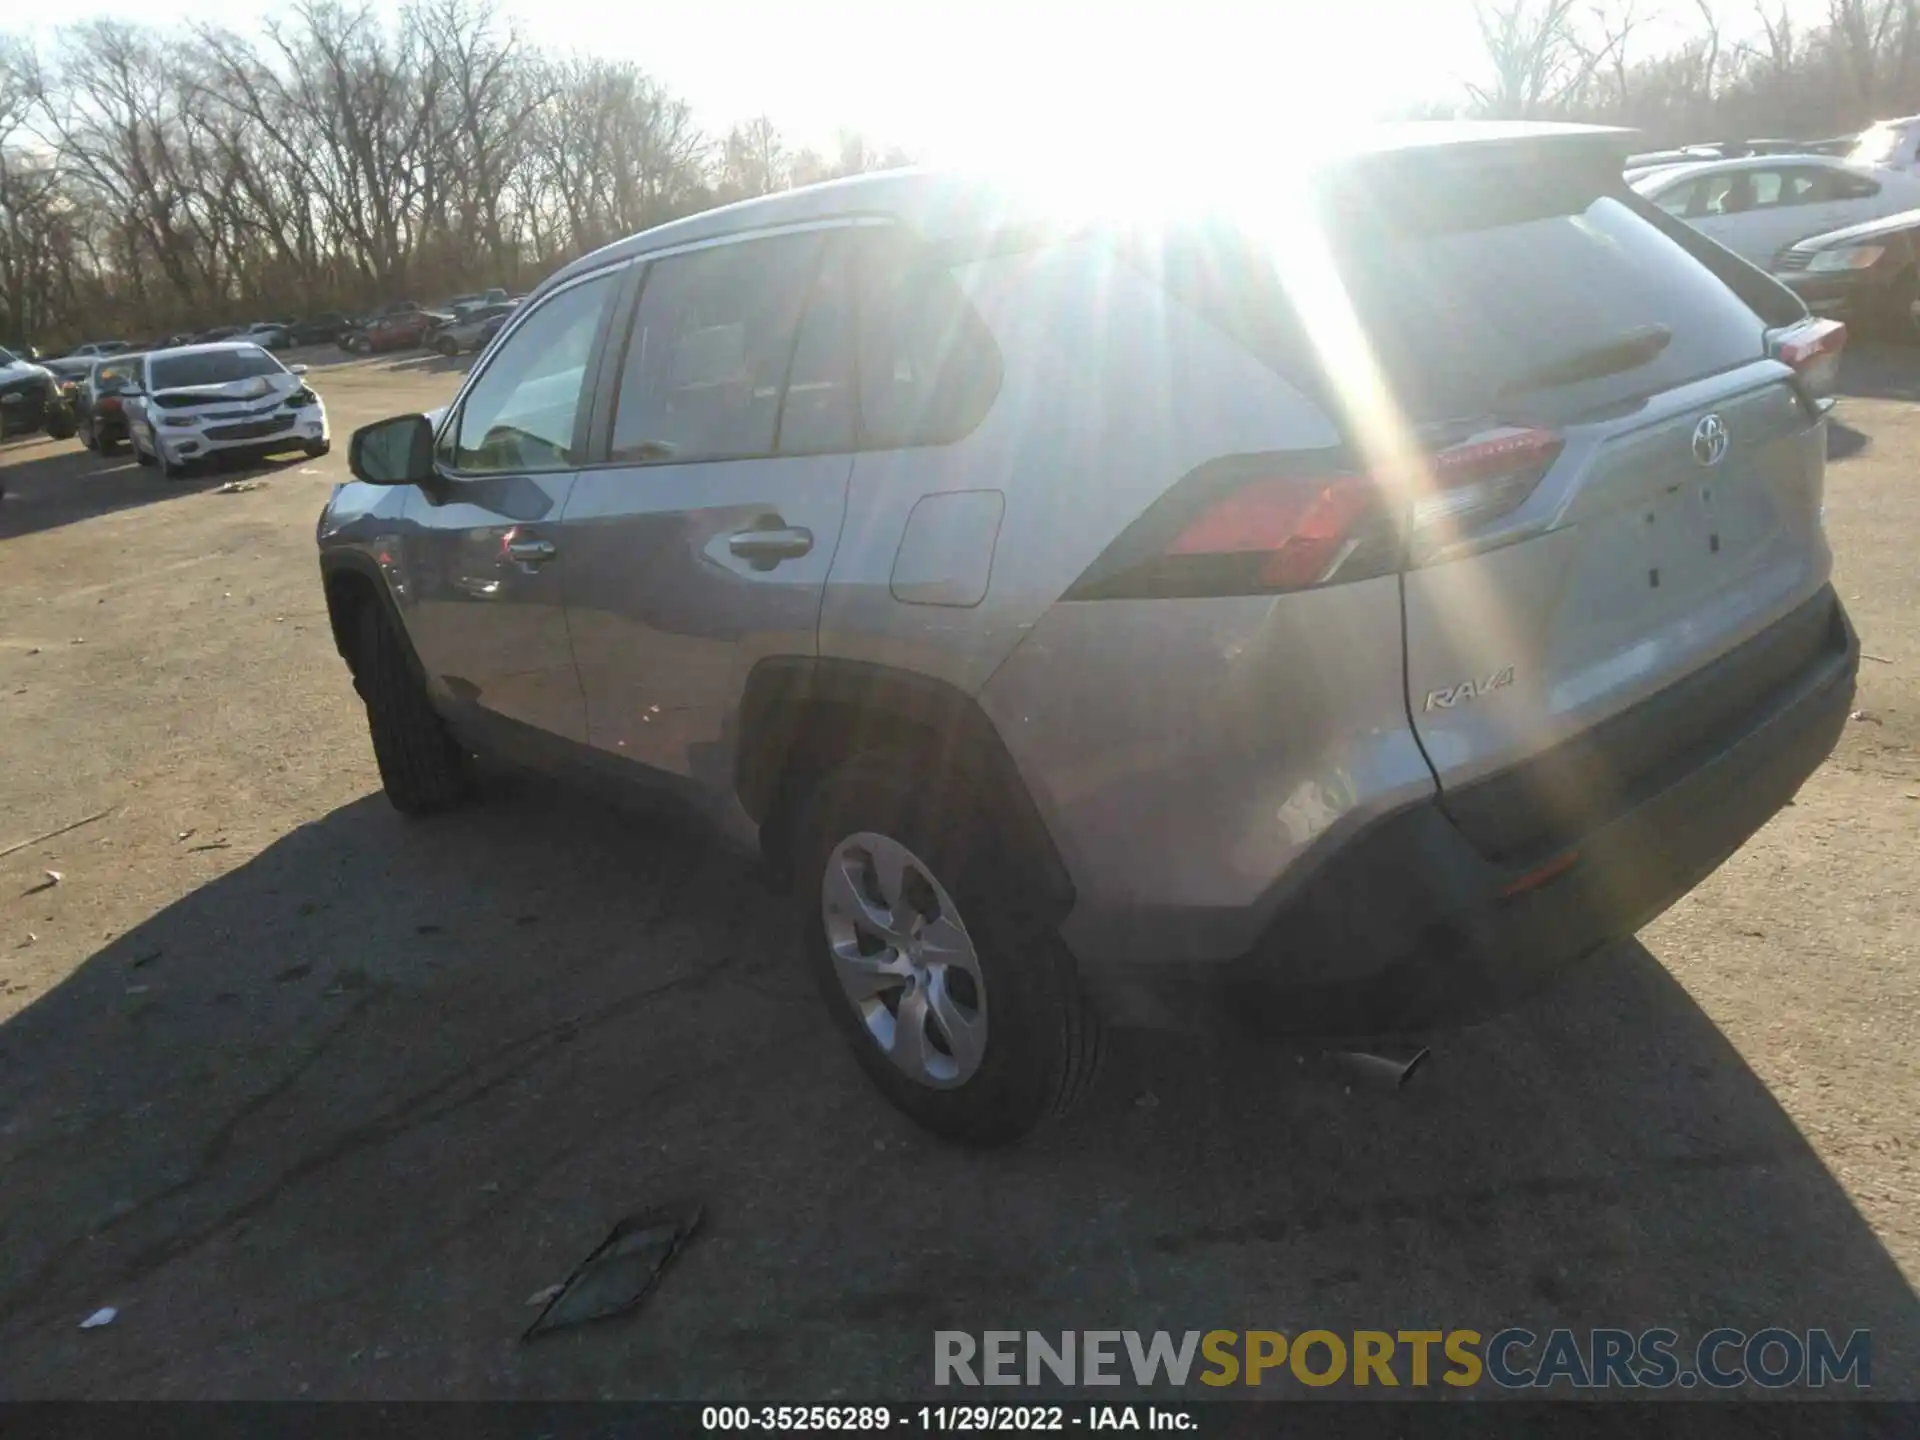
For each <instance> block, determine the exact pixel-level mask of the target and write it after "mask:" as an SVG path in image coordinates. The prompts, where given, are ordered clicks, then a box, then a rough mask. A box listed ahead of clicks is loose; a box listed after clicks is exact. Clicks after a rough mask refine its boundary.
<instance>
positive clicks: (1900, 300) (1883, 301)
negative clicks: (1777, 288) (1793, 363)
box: [1770, 210, 1920, 340]
mask: <svg viewBox="0 0 1920 1440" xmlns="http://www.w3.org/2000/svg"><path fill="white" fill-rule="evenodd" d="M1770 268H1771V269H1772V271H1773V276H1774V278H1775V279H1776V280H1778V281H1780V282H1781V283H1782V284H1784V285H1786V286H1787V287H1788V288H1789V289H1791V290H1792V291H1793V292H1794V293H1795V294H1796V295H1798V296H1799V297H1800V298H1801V299H1802V300H1803V301H1805V302H1806V306H1807V308H1808V309H1809V310H1811V311H1813V312H1814V313H1815V314H1816V315H1826V316H1831V317H1832V318H1834V319H1839V320H1845V321H1846V322H1847V323H1848V324H1850V325H1853V326H1856V327H1858V328H1859V329H1861V330H1864V331H1877V332H1879V333H1881V334H1885V335H1890V336H1896V337H1898V338H1900V339H1903V340H1920V317H1916V315H1915V313H1914V312H1915V306H1916V305H1920V210H1903V211H1901V212H1900V213H1899V214H1897V215H1887V216H1884V217H1882V218H1881V219H1878V220H1866V221H1862V222H1861V223H1860V224H1858V225H1849V226H1847V227H1846V228H1845V229H1843V230H1829V231H1828V232H1827V233H1826V234H1824V235H1809V236H1808V237H1807V238H1806V239H1804V240H1796V241H1794V243H1793V244H1791V245H1789V246H1787V247H1786V248H1785V249H1783V250H1781V251H1780V253H1779V254H1778V255H1776V256H1775V257H1774V260H1773V264H1772V266H1771V267H1770Z"/></svg>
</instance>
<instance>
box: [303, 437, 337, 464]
mask: <svg viewBox="0 0 1920 1440" xmlns="http://www.w3.org/2000/svg"><path fill="white" fill-rule="evenodd" d="M300 448H301V449H302V450H304V451H306V453H307V458H308V459H309V460H318V459H319V458H320V457H321V456H322V455H324V454H326V453H327V452H328V451H329V450H331V449H333V444H332V442H331V441H327V440H315V441H314V442H313V443H312V444H310V445H302V446H301V447H300Z"/></svg>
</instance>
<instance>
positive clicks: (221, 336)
mask: <svg viewBox="0 0 1920 1440" xmlns="http://www.w3.org/2000/svg"><path fill="white" fill-rule="evenodd" d="M243 328H244V327H242V326H239V325H216V326H214V327H213V328H212V329H211V330H201V331H198V332H197V333H195V335H194V336H193V338H192V339H191V340H189V341H187V342H186V343H187V344H189V345H217V344H219V343H220V342H221V341H222V340H231V339H233V338H234V337H235V336H237V335H239V334H240V332H241V330H242V329H243Z"/></svg>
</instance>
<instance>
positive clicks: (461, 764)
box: [353, 603, 473, 815]
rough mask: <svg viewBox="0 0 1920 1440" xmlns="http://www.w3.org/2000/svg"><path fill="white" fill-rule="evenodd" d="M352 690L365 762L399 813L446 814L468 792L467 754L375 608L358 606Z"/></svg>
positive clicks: (401, 643)
mask: <svg viewBox="0 0 1920 1440" xmlns="http://www.w3.org/2000/svg"><path fill="white" fill-rule="evenodd" d="M354 658H355V660H356V661H357V662H358V663H357V664H356V665H355V667H354V680H353V684H354V689H356V690H358V691H359V692H360V699H361V701H362V703H363V704H365V706H366V707H367V730H368V732H369V733H370V734H371V735H372V737H373V758H374V761H375V762H376V763H377V764H378V765H379V767H380V783H381V785H382V786H383V787H384V788H385V790H386V792H387V799H388V800H389V801H391V802H392V804H393V808H394V809H396V810H398V811H399V812H400V813H401V814H402V815H431V814H433V813H435V812H436V811H440V810H448V809H451V808H452V807H453V806H455V805H458V804H459V803H460V802H461V801H463V800H465V799H466V798H467V797H468V796H469V795H470V794H472V792H473V768H472V765H471V763H470V761H469V759H468V756H467V753H466V751H465V750H463V749H462V748H461V747H460V744H459V742H458V741H456V740H455V739H454V738H453V735H452V734H451V733H450V732H449V731H448V729H447V727H446V723H445V722H444V721H443V720H441V718H440V716H439V715H438V714H437V713H436V712H435V711H434V708H433V704H432V702H431V701H429V700H428V699H427V692H426V689H425V687H424V686H422V685H421V683H420V677H419V676H418V675H417V674H415V673H414V669H413V665H412V663H411V662H410V661H409V659H408V657H407V653H406V649H405V642H404V641H402V640H401V638H400V637H399V636H398V635H397V634H395V633H394V630H393V626H392V625H391V624H390V623H389V622H388V620H387V617H386V615H385V614H384V613H382V611H381V610H380V607H379V606H378V605H377V604H373V603H367V604H363V605H362V606H361V607H360V614H359V625H358V635H357V648H356V650H355V652H354Z"/></svg>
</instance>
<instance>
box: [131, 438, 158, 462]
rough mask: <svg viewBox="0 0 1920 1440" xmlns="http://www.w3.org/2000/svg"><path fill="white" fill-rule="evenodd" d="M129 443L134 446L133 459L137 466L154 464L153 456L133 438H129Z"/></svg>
mask: <svg viewBox="0 0 1920 1440" xmlns="http://www.w3.org/2000/svg"><path fill="white" fill-rule="evenodd" d="M127 443H128V444H129V445H132V446H133V459H134V463H135V464H137V465H152V464H153V456H151V455H149V454H148V453H147V452H146V451H145V450H142V449H141V448H140V446H139V445H138V444H137V443H136V442H135V441H134V440H133V439H132V437H128V440H127Z"/></svg>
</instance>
